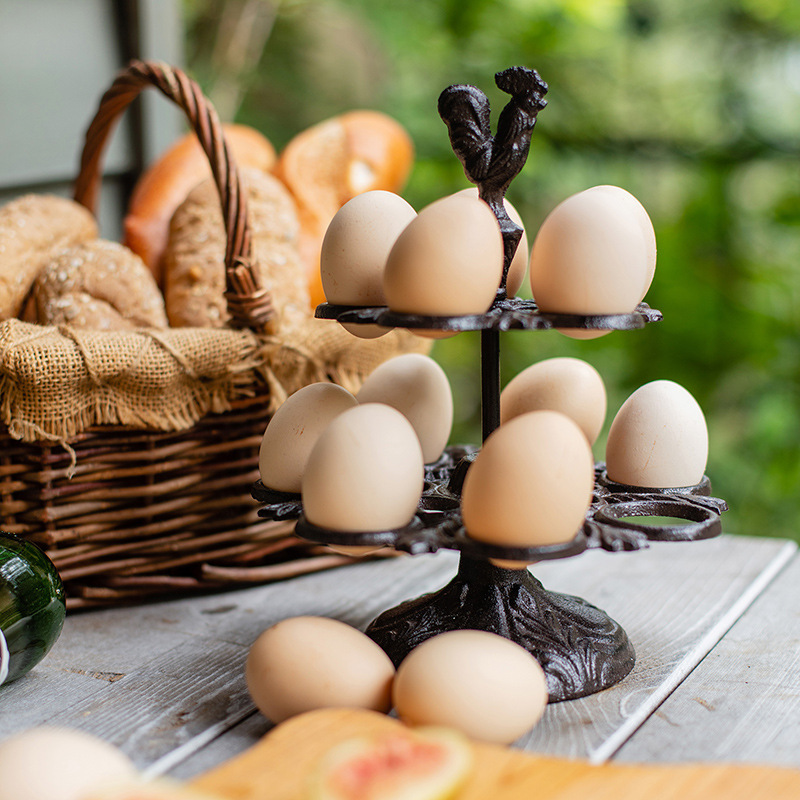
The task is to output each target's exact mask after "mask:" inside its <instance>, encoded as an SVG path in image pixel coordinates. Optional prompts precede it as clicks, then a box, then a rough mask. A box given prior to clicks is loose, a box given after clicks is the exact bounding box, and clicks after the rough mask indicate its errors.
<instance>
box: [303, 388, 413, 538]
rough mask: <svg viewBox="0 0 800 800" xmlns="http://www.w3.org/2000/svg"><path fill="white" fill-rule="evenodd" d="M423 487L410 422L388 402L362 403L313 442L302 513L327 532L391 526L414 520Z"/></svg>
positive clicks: (389, 527)
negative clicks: (388, 404)
mask: <svg viewBox="0 0 800 800" xmlns="http://www.w3.org/2000/svg"><path fill="white" fill-rule="evenodd" d="M423 485H424V461H423V457H422V447H421V445H420V443H419V439H418V438H417V434H416V433H415V431H414V428H413V427H412V425H411V423H410V422H409V421H408V420H407V419H406V418H405V417H404V416H403V415H402V414H401V413H400V412H399V411H397V410H396V409H394V408H391V407H390V406H387V405H384V404H382V403H366V404H364V405H359V406H357V407H356V408H351V409H349V410H348V411H345V412H344V413H342V414H340V415H339V416H338V417H336V419H334V420H333V422H331V423H330V425H328V427H327V428H326V429H325V431H324V432H323V433H322V435H321V436H320V437H319V439H318V440H317V443H316V445H315V446H314V449H313V450H312V451H311V454H310V455H309V458H308V464H307V465H306V471H305V475H304V476H303V483H302V498H303V512H304V514H305V517H306V519H307V520H308V522H310V523H312V524H313V525H317V526H319V527H321V528H329V529H331V530H337V531H354V532H366V531H383V530H394V529H396V528H402V527H404V526H405V525H407V524H408V523H409V522H410V521H411V520H412V519H413V517H414V514H415V512H416V510H417V506H418V505H419V500H420V496H421V495H422V489H423Z"/></svg>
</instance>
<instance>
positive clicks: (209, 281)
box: [164, 169, 309, 328]
mask: <svg viewBox="0 0 800 800" xmlns="http://www.w3.org/2000/svg"><path fill="white" fill-rule="evenodd" d="M240 172H241V177H242V183H243V185H244V187H245V189H246V191H247V203H248V219H249V223H250V231H251V234H252V248H253V260H254V262H255V264H256V267H257V268H258V270H259V274H260V277H261V280H262V284H263V286H264V287H265V288H266V289H267V290H268V291H269V292H270V295H271V298H272V303H273V306H274V309H275V314H276V317H277V321H276V322H277V325H278V326H280V325H281V324H283V323H285V322H287V321H289V320H291V319H298V318H300V317H307V316H308V305H309V298H308V285H307V283H306V276H305V270H304V269H303V266H302V264H301V262H300V257H299V255H298V252H297V236H298V228H299V223H298V220H297V211H296V209H295V205H294V201H293V200H292V197H291V195H290V194H289V192H288V190H287V189H286V187H285V186H284V185H283V184H282V183H281V182H280V181H279V180H278V179H277V178H275V177H273V176H272V175H268V174H266V173H263V172H260V171H257V170H246V169H243V170H241V171H240ZM164 282H165V291H164V294H165V297H166V303H167V314H168V316H169V321H170V325H172V326H173V327H181V326H187V325H188V326H195V327H202V328H217V327H221V326H223V325H225V323H226V322H227V321H228V319H229V315H228V310H227V304H226V301H225V296H224V293H225V229H224V227H223V224H222V212H221V210H220V202H219V196H218V194H217V190H216V187H215V186H214V183H213V182H212V181H210V180H209V181H205V182H203V183H201V184H200V185H199V186H197V187H195V188H194V189H193V190H192V191H191V192H190V193H189V195H188V197H187V198H186V200H185V201H184V202H183V204H182V205H181V206H179V207H178V209H177V211H176V212H175V214H174V215H173V217H172V222H171V224H170V237H169V243H168V245H167V249H166V252H165V254H164Z"/></svg>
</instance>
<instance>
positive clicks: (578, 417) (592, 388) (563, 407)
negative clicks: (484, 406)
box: [500, 357, 607, 444]
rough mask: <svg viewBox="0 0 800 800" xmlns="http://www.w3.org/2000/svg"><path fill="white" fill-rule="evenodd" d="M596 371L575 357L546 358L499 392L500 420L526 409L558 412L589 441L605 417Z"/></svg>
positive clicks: (598, 374) (604, 404)
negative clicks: (572, 421) (573, 423)
mask: <svg viewBox="0 0 800 800" xmlns="http://www.w3.org/2000/svg"><path fill="white" fill-rule="evenodd" d="M606 405H607V400H606V388H605V385H604V384H603V379H602V378H601V377H600V373H598V371H597V370H596V369H595V368H594V367H593V366H592V365H591V364H589V363H587V362H586V361H582V360H581V359H579V358H569V357H563V358H548V359H545V360H544V361H539V362H538V363H536V364H532V365H531V366H530V367H527V368H526V369H524V370H522V372H520V373H518V374H517V375H515V376H514V377H513V378H512V379H511V380H510V381H509V382H508V384H506V386H505V388H504V389H503V391H502V392H501V393H500V423H501V424H504V423H506V422H508V421H509V420H511V419H513V418H514V417H518V416H519V415H520V414H525V413H527V412H528V411H560V412H561V413H562V414H566V415H567V416H568V417H570V418H571V419H573V420H574V421H575V422H577V423H578V425H579V426H580V429H581V430H582V431H583V432H584V434H585V436H586V438H587V439H588V440H589V443H590V444H593V443H594V442H595V440H596V439H597V436H598V434H599V433H600V429H601V428H602V427H603V422H604V421H605V418H606Z"/></svg>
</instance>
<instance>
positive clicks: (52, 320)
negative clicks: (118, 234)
mask: <svg viewBox="0 0 800 800" xmlns="http://www.w3.org/2000/svg"><path fill="white" fill-rule="evenodd" d="M33 294H34V299H35V301H36V310H37V318H38V321H39V322H40V323H42V324H45V325H62V324H68V325H72V326H73V327H77V328H92V329H94V330H134V329H135V328H165V327H167V324H168V323H167V314H166V310H165V308H164V298H163V297H162V296H161V292H160V291H159V289H158V286H157V285H156V282H155V278H154V277H153V274H152V273H151V272H150V270H149V269H148V268H147V266H146V265H145V263H144V261H142V259H141V258H139V256H137V255H136V254H135V253H133V252H131V251H130V250H128V248H127V247H123V246H122V245H120V244H116V243H115V242H106V241H103V240H100V239H96V240H94V241H92V242H87V243H85V244H82V245H78V246H77V247H69V248H66V249H63V250H61V251H60V252H59V253H57V254H56V255H55V256H54V257H53V259H52V260H51V261H50V262H49V263H48V264H47V265H46V266H45V267H44V268H43V269H42V271H41V272H40V273H39V276H38V277H37V279H36V283H35V284H34V287H33Z"/></svg>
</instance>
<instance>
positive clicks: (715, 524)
mask: <svg viewBox="0 0 800 800" xmlns="http://www.w3.org/2000/svg"><path fill="white" fill-rule="evenodd" d="M495 80H496V82H497V85H498V87H499V88H500V89H501V90H502V91H503V92H505V93H507V94H509V95H511V100H510V101H509V102H508V103H507V104H506V106H505V108H504V109H503V111H502V112H501V114H500V117H499V120H498V125H497V134H496V135H495V136H492V135H491V128H490V120H489V114H490V109H489V101H488V99H487V98H486V96H485V95H484V94H483V92H481V91H480V90H479V89H477V88H475V87H474V86H463V85H458V86H451V87H449V88H448V89H445V91H444V92H442V94H441V96H440V97H439V113H440V115H441V117H442V119H443V120H444V122H445V124H446V125H447V128H448V131H449V134H450V141H451V144H452V147H453V150H454V152H455V154H456V155H457V156H458V158H459V159H460V161H461V162H462V164H463V166H464V171H465V173H466V175H467V177H468V178H469V180H470V181H472V182H473V183H475V184H476V185H477V186H478V189H479V193H480V197H481V198H482V199H483V200H485V201H486V202H487V203H488V204H489V206H490V207H491V208H492V211H493V212H494V213H495V216H496V217H497V219H498V221H499V223H500V229H501V232H502V235H503V243H504V265H503V279H502V282H501V285H500V287H499V289H498V292H497V296H496V298H495V300H494V302H493V304H492V306H491V308H490V309H489V310H488V311H487V312H486V313H485V314H477V315H468V316H458V317H432V316H422V315H413V314H399V313H396V312H393V311H391V310H389V309H388V308H386V307H370V308H364V307H350V306H335V305H330V304H323V305H321V306H319V307H318V308H317V312H316V316H317V317H318V318H322V319H333V320H337V321H339V322H342V323H355V324H372V325H374V324H378V325H382V326H385V327H398V328H408V329H411V330H413V329H415V328H416V329H435V330H442V331H453V332H461V331H474V330H479V331H480V332H481V416H482V436H483V439H484V440H485V439H486V437H487V436H489V434H491V433H492V431H494V430H495V429H496V428H497V427H498V426H499V424H500V332H501V331H505V330H515V329H516V330H546V329H552V328H583V329H602V330H607V329H612V330H632V329H635V328H642V327H644V325H645V324H646V323H648V322H653V321H657V320H660V319H661V313H660V312H658V311H655V310H653V309H651V308H650V307H649V306H648V305H647V304H645V303H641V304H640V305H639V306H638V307H637V308H636V310H635V311H634V312H632V313H630V314H615V315H603V316H587V315H576V314H551V313H544V312H542V311H540V310H539V309H538V308H537V307H536V304H535V303H534V302H533V301H532V300H521V299H518V298H514V297H508V296H507V295H506V288H505V287H506V279H507V276H508V270H509V266H510V264H511V260H512V258H513V256H514V253H515V251H516V249H517V246H518V244H519V241H520V238H521V236H522V229H521V228H519V227H518V226H517V225H516V224H515V223H514V222H513V221H512V220H511V219H510V218H509V217H508V215H507V213H506V210H505V207H504V202H503V200H504V197H505V193H506V190H507V188H508V186H509V184H510V182H511V180H512V179H513V178H514V177H515V176H516V175H517V174H518V173H519V171H520V170H521V169H522V167H523V165H524V163H525V161H526V159H527V156H528V149H529V146H530V139H531V134H532V132H533V127H534V124H535V122H536V117H537V115H538V113H539V111H540V110H541V109H542V108H544V106H545V104H546V102H545V100H544V94H545V93H546V92H547V85H546V84H545V83H544V82H543V81H542V80H541V78H540V77H539V75H538V74H537V73H536V72H535V71H533V70H528V69H525V68H523V67H512V68H510V69H507V70H504V71H503V72H499V73H497V75H496V76H495ZM477 452H478V448H476V447H449V448H447V449H446V450H445V452H444V454H443V455H442V457H441V458H440V459H439V461H437V462H436V463H435V464H429V465H426V468H425V470H426V472H425V488H424V491H423V493H422V497H421V499H420V503H419V506H418V510H417V513H416V515H415V517H414V519H413V520H412V521H411V522H410V523H409V525H407V526H406V527H404V528H401V529H397V530H387V531H372V532H369V533H360V532H359V533H355V532H346V531H334V530H329V529H323V528H319V527H317V526H315V525H313V524H311V523H310V522H308V520H306V519H305V517H304V516H303V513H302V512H303V509H302V502H301V498H300V495H297V494H286V493H282V492H275V491H273V490H270V489H268V488H267V487H265V486H263V485H262V484H261V483H260V482H259V483H257V484H256V486H255V487H254V489H253V496H254V498H255V499H256V500H258V501H259V502H261V503H262V508H261V509H260V510H259V514H260V515H261V516H264V517H267V518H270V519H295V518H296V519H297V520H298V521H297V525H296V532H297V534H298V535H299V536H301V537H303V538H304V539H307V540H309V541H312V542H317V543H321V544H329V545H334V546H336V545H338V546H374V547H380V546H386V547H391V548H394V549H395V550H402V551H405V552H408V553H411V554H420V553H433V552H435V551H437V550H439V549H441V548H448V549H454V550H457V551H459V552H460V554H461V557H460V562H459V568H458V573H457V574H456V576H455V577H454V578H453V580H452V581H451V582H450V583H449V584H447V585H446V586H445V587H444V588H442V589H440V590H439V591H437V592H434V593H432V594H427V595H424V596H422V597H419V598H417V599H415V600H411V601H408V602H405V603H402V604H401V605H399V606H397V607H396V608H392V609H390V610H388V611H386V612H384V613H383V614H381V615H380V616H379V617H378V618H377V619H375V620H374V621H373V622H372V623H371V624H370V626H369V627H368V628H367V631H366V632H367V634H368V635H369V636H370V637H371V638H372V639H373V640H374V641H376V642H377V643H378V644H379V645H380V646H381V647H382V648H383V649H384V650H385V651H386V652H387V653H388V654H389V656H390V657H391V659H392V660H393V661H394V663H395V665H397V664H399V663H400V662H401V661H402V660H403V659H404V658H405V656H406V655H407V654H408V653H409V652H410V651H411V650H412V649H413V648H414V647H416V646H417V645H418V644H421V643H422V642H423V641H425V640H426V639H428V638H430V637H431V636H434V635H436V634H438V633H442V632H444V631H449V630H457V629H477V630H486V631H491V632H493V633H497V634H500V635H502V636H504V637H506V638H508V639H511V640H512V641H515V642H517V643H518V644H520V645H522V646H523V647H524V648H525V649H527V650H528V651H529V652H531V653H532V654H533V655H534V656H535V657H536V659H537V660H538V661H539V663H540V664H541V665H542V667H543V669H544V671H545V674H546V677H547V687H548V691H549V694H550V700H551V701H558V700H568V699H573V698H577V697H582V696H584V695H588V694H592V693H594V692H597V691H600V690H601V689H605V688H608V687H609V686H613V685H614V684H615V683H617V682H618V681H620V680H622V679H623V678H624V677H625V676H626V675H627V674H628V673H629V672H630V671H631V669H632V668H633V665H634V662H635V653H634V649H633V645H632V644H631V642H630V641H629V639H628V637H627V635H626V633H625V631H624V630H623V629H622V627H621V626H620V625H619V624H618V623H617V622H615V621H614V620H613V619H611V618H610V617H609V616H608V615H607V614H606V613H605V612H603V611H601V610H600V609H598V608H596V607H595V606H593V605H591V604H590V603H588V602H586V601H585V600H582V599H581V598H578V597H572V596H569V595H563V594H558V593H555V592H549V591H547V590H546V589H544V588H543V586H542V584H541V583H540V582H539V581H538V580H536V578H534V577H533V575H532V574H531V573H530V572H529V571H528V570H527V569H521V570H520V569H505V568H503V567H499V566H495V565H494V564H493V563H491V561H498V560H499V561H521V562H527V563H534V562H536V561H543V560H549V559H556V558H566V557H570V556H575V555H578V554H579V553H582V552H583V551H584V550H587V549H589V548H602V549H604V550H609V551H622V550H637V549H640V548H643V547H646V546H647V545H648V543H649V542H650V541H694V540H699V539H706V538H710V537H713V536H717V535H719V533H720V532H721V525H720V514H721V512H722V511H724V510H726V508H727V505H726V503H725V502H724V501H723V500H720V499H718V498H714V497H711V496H710V483H709V481H708V478H705V477H704V478H703V480H702V481H701V482H700V483H699V484H698V485H696V486H689V487H685V488H680V489H649V488H647V489H643V488H641V487H633V486H624V485H620V484H617V483H614V482H613V481H611V480H610V479H609V478H608V476H607V475H606V472H605V465H604V464H602V463H599V464H597V465H595V478H596V479H595V490H594V496H593V500H592V503H591V506H590V508H589V511H588V513H587V515H586V519H585V523H584V525H583V526H582V528H581V529H580V530H579V531H578V532H577V533H576V535H575V537H574V538H573V539H572V540H571V541H569V542H567V543H565V544H558V545H550V546H545V547H529V548H523V547H502V546H499V545H491V544H486V543H483V542H478V541H475V540H472V539H470V538H469V537H468V536H467V535H466V532H465V530H464V527H463V524H462V521H461V515H460V493H461V487H462V485H463V481H464V476H465V475H466V471H467V469H468V468H469V465H470V464H471V462H472V460H473V459H474V457H475V455H476V454H477ZM648 516H667V517H673V518H678V519H681V520H685V521H686V524H679V525H661V526H653V525H648V524H637V523H634V522H631V521H630V518H636V517H648Z"/></svg>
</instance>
